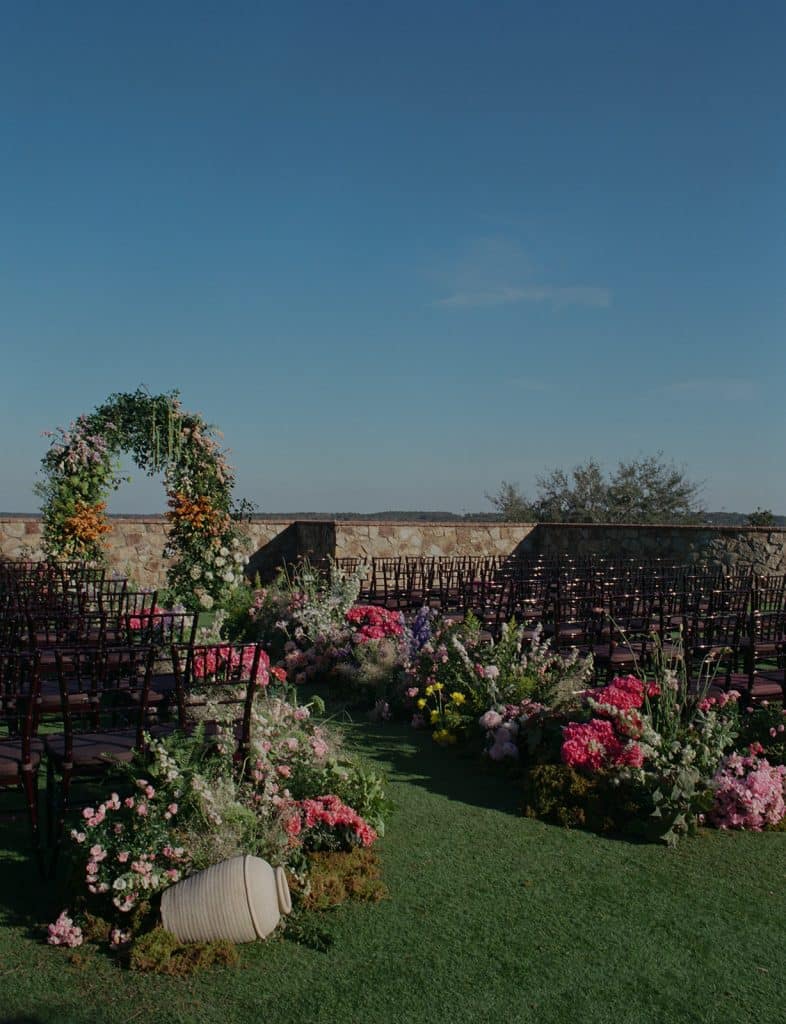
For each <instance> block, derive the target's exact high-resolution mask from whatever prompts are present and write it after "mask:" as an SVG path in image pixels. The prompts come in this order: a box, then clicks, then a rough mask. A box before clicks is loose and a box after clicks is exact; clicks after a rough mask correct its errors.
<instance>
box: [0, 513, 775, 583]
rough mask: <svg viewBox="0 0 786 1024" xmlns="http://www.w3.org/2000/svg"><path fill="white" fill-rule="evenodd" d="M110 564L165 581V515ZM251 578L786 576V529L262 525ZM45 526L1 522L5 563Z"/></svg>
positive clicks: (113, 548) (120, 520)
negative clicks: (435, 561)
mask: <svg viewBox="0 0 786 1024" xmlns="http://www.w3.org/2000/svg"><path fill="white" fill-rule="evenodd" d="M110 523H111V525H112V533H111V534H110V535H109V565H110V568H111V569H114V570H116V571H118V572H121V573H123V574H125V575H128V576H130V577H131V578H132V579H134V580H135V581H136V583H138V584H139V585H140V586H143V587H157V586H162V585H163V583H164V581H165V577H166V562H165V560H164V557H163V548H164V541H165V533H166V521H165V519H164V517H163V516H127V517H125V516H113V517H111V519H110ZM248 537H249V543H248V549H247V554H248V559H249V562H248V568H247V571H248V573H249V575H253V574H256V573H257V572H258V573H259V574H260V575H261V577H262V578H263V579H269V578H270V577H271V576H272V575H273V574H274V572H275V569H276V568H277V567H278V566H279V565H281V564H282V563H284V562H288V563H291V562H294V561H296V560H297V559H298V558H299V557H303V556H304V555H307V556H308V557H309V558H310V559H311V561H312V562H315V563H324V561H325V559H326V558H327V557H328V556H335V557H338V558H343V557H355V558H372V557H378V558H379V557H394V556H397V555H424V556H431V555H510V554H522V555H530V556H534V555H540V554H543V555H550V554H564V553H570V554H573V555H575V556H579V557H580V556H583V555H588V554H604V555H617V556H620V557H623V558H663V559H668V560H673V561H675V562H693V561H705V562H709V563H710V564H713V565H721V566H723V567H724V568H727V569H730V568H735V567H737V566H739V567H750V568H752V569H753V570H754V571H756V572H761V573H763V572H773V573H776V572H780V573H782V572H786V530H785V529H772V528H771V527H734V526H722V527H707V526H599V525H594V524H593V525H580V524H573V523H569V524H568V523H541V524H533V523H464V522H461V523H420V522H417V523H385V522H379V521H368V520H339V521H332V520H324V521H321V520H297V521H294V522H293V521H289V520H286V521H285V520H281V521H272V520H263V519H255V520H253V521H252V522H251V523H250V524H249V526H248ZM40 542H41V521H40V519H39V518H37V517H34V516H0V558H25V557H32V558H40V557H41V556H42V552H41V546H40Z"/></svg>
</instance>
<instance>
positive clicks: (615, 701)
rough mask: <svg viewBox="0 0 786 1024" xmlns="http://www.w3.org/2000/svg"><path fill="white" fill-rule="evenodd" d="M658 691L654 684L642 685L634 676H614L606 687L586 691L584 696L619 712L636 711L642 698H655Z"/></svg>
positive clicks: (642, 702)
mask: <svg viewBox="0 0 786 1024" xmlns="http://www.w3.org/2000/svg"><path fill="white" fill-rule="evenodd" d="M659 693H660V690H659V688H658V686H657V684H656V683H643V682H642V681H641V679H637V678H636V676H615V678H614V679H612V681H611V682H610V683H609V684H608V685H607V686H599V687H597V688H596V689H594V690H587V692H586V696H587V697H592V699H593V700H594V701H596V702H597V703H598V704H608V705H610V706H611V707H614V708H617V709H618V710H620V711H632V710H638V709H639V708H640V707H642V705H643V704H644V698H645V696H646V697H657V696H658V694H659Z"/></svg>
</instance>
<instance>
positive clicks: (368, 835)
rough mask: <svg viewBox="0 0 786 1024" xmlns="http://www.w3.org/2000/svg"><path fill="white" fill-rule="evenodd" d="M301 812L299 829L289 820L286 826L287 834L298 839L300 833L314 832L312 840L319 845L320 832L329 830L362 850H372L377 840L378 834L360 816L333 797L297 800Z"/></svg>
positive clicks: (330, 795) (299, 813) (299, 814)
mask: <svg viewBox="0 0 786 1024" xmlns="http://www.w3.org/2000/svg"><path fill="white" fill-rule="evenodd" d="M295 807H297V810H298V815H297V816H298V819H299V827H298V826H296V825H294V824H292V819H291V818H290V819H289V820H288V823H287V832H288V834H289V835H290V836H292V835H299V834H300V832H301V831H305V830H314V831H315V833H316V835H315V836H314V837H313V838H314V839H315V840H316V842H317V844H319V832H320V831H323V830H328V831H329V832H338V833H339V835H341V834H342V833H343V835H344V836H345V837H347V838H349V839H350V841H351V842H354V843H355V844H357V845H360V846H371V844H372V843H374V842H375V840H376V838H377V833H376V832H375V831H374V829H373V828H372V827H371V826H370V825H369V824H368V822H367V821H365V820H364V819H363V818H361V816H360V815H359V814H358V813H357V811H355V810H354V809H353V808H352V807H350V806H349V805H348V804H345V803H343V802H342V801H341V799H340V798H339V797H337V796H334V795H332V794H328V795H327V796H318V797H316V798H315V799H313V800H298V801H296V802H295Z"/></svg>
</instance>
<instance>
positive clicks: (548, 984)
mask: <svg viewBox="0 0 786 1024" xmlns="http://www.w3.org/2000/svg"><path fill="white" fill-rule="evenodd" d="M348 734H349V736H350V742H351V744H352V745H353V746H356V747H358V748H360V749H363V750H364V751H365V752H366V753H367V754H368V755H369V756H370V757H371V758H373V759H374V761H375V762H377V763H378V765H379V766H381V767H383V768H385V769H386V770H387V771H388V773H389V788H390V796H391V798H392V800H393V801H394V803H395V805H396V806H395V811H394V813H393V814H392V815H391V819H390V827H389V831H388V834H387V835H386V837H385V838H384V839H383V840H382V841H381V843H380V852H381V854H382V858H383V863H384V876H385V880H386V882H387V884H388V886H389V888H390V894H391V898H390V900H389V901H386V902H384V903H380V904H376V905H372V906H365V905H353V906H345V907H342V908H339V909H338V910H336V911H335V912H333V913H332V914H331V915H328V921H329V923H330V927H331V929H332V931H333V934H334V940H335V941H334V945H333V947H332V948H331V949H330V950H329V951H328V952H327V953H319V952H316V951H314V950H311V949H308V948H305V947H303V946H297V945H294V944H293V943H291V942H274V943H271V944H269V945H267V946H265V945H262V944H260V945H258V946H249V947H245V948H244V950H243V954H242V967H241V969H240V970H238V971H221V970H218V971H213V972H209V973H206V974H203V975H201V976H197V977H195V978H192V979H187V980H179V979H167V978H161V977H150V976H138V975H133V974H130V973H128V972H123V971H120V970H119V969H118V968H116V967H114V966H112V965H111V964H110V963H109V961H108V960H106V959H105V958H104V957H102V956H101V955H96V954H93V953H90V952H87V953H82V952H81V951H79V953H80V958H81V959H80V963H81V966H78V967H73V966H66V965H65V963H64V954H63V953H62V952H61V951H59V950H54V949H51V948H48V947H46V946H44V945H42V944H41V943H40V941H39V940H38V939H33V938H32V937H31V933H30V931H29V929H28V928H27V927H26V926H25V925H24V924H17V925H15V926H14V928H13V929H8V928H3V929H2V930H0V962H2V964H3V967H2V974H1V975H0V977H1V978H2V981H1V982H0V984H1V985H2V994H3V1011H2V1016H3V1019H6V1020H13V1019H14V1017H20V1018H22V1019H29V1020H34V1021H38V1022H39V1024H50V1022H52V1024H55V1022H57V1024H62V1022H63V1021H68V1022H69V1024H71V1022H74V1024H82V1022H84V1024H88V1022H90V1024H99V1022H102V1024H103V1022H106V1024H111V1022H117V1024H120V1022H126V1021H135V1020H139V1021H145V1020H154V1021H155V1022H156V1024H176V1022H177V1024H185V1022H191V1021H197V1020H198V1021H200V1022H201V1024H259V1022H264V1024H317V1022H319V1024H361V1022H368V1024H435V1022H436V1024H442V1022H445V1024H486V1022H489V1024H491V1022H495V1024H496V1022H500V1024H503V1022H504V1024H510V1022H512V1024H529V1022H539V1024H574V1022H576V1024H579V1022H580V1024H612V1022H613V1024H641V1022H647V1024H649V1022H652V1024H689V1022H696V1024H698V1022H703V1024H736V1022H739V1024H743V1022H744V1024H748V1022H749V1021H750V1020H752V1019H762V1020H764V1019H768V1020H773V1019H775V1016H773V1014H775V1015H776V1016H777V1013H778V1012H779V1008H780V1007H781V1006H782V1005H783V1003H784V1000H786V979H784V977H783V972H782V962H781V958H782V952H781V951H782V921H783V920H784V918H785V917H786V899H785V898H784V893H783V889H782V878H783V875H784V872H785V871H786V835H784V834H772V835H766V836H755V835H746V834H736V835H734V836H730V835H724V834H722V833H717V832H715V833H711V834H708V835H707V836H704V837H702V838H700V839H699V840H697V841H694V842H685V843H684V844H682V846H680V847H679V848H678V849H677V850H676V851H670V850H666V849H664V848H660V847H655V846H633V845H630V844H627V843H622V842H614V841H610V840H605V839H600V838H598V837H596V836H593V835H589V834H583V833H580V832H565V831H563V830H561V829H558V828H553V827H550V826H547V825H544V824H542V823H540V822H533V821H528V820H526V819H523V818H521V817H519V816H517V814H516V813H515V802H516V789H515V785H514V784H513V783H511V782H508V781H505V780H503V779H499V778H497V777H495V776H493V775H484V774H483V773H482V772H480V771H479V770H478V765H477V763H476V762H475V761H473V760H465V759H463V758H462V757H461V756H460V755H458V754H457V753H456V752H455V751H454V750H450V751H444V750H441V749H439V748H436V747H434V746H433V744H432V743H431V741H430V740H429V738H428V737H427V736H426V735H424V734H419V733H413V732H412V731H410V730H409V729H407V728H406V727H404V726H398V725H391V726H378V725H374V726H369V725H359V726H353V727H351V728H350V729H349V730H348ZM2 834H3V835H5V836H7V835H8V834H9V833H8V832H4V833H2ZM9 856H10V855H9V854H7V853H3V854H2V855H0V880H2V881H0V895H1V897H2V908H3V910H4V911H5V910H7V907H8V906H9V905H10V904H13V906H14V907H15V908H17V909H18V908H19V907H20V906H22V905H24V899H23V894H22V890H21V889H20V878H21V877H22V875H21V873H20V870H19V868H18V866H17V867H16V868H14V869H13V870H11V868H12V867H13V865H9V859H8V858H9ZM9 878H10V880H11V882H12V884H13V886H15V891H14V892H13V893H12V892H11V891H10V888H9V887H8V884H7V883H8V881H9ZM36 887H37V883H36V880H35V878H34V876H33V875H32V874H31V875H30V876H29V879H28V887H27V895H28V897H30V898H31V899H32V898H33V895H34V889H35V888H36ZM42 902H46V901H45V900H41V899H40V898H39V899H35V900H34V904H35V905H36V906H37V907H38V906H40V905H41V903H42ZM51 909H53V910H55V911H58V910H60V909H62V908H61V907H58V906H55V907H52V908H51ZM730 965H733V969H730ZM742 965H745V969H740V968H741V967H742ZM708 992H712V993H713V998H712V1001H711V1002H710V1000H709V999H708V996H707V993H708ZM25 1014H26V1015H27V1016H24V1017H23V1015H25Z"/></svg>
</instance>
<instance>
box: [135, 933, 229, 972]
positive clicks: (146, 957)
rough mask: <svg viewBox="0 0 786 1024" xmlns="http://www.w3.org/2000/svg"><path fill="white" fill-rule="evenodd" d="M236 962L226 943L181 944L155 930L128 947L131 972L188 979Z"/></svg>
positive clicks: (221, 941)
mask: <svg viewBox="0 0 786 1024" xmlns="http://www.w3.org/2000/svg"><path fill="white" fill-rule="evenodd" d="M238 961H239V956H238V952H237V949H236V947H235V946H234V945H233V944H232V943H231V942H229V941H227V940H226V939H219V940H217V941H216V942H187V943H183V942H180V940H179V939H178V938H177V937H176V936H174V935H173V934H172V933H171V932H168V931H165V930H164V929H163V928H154V929H153V930H152V931H150V932H146V933H145V934H144V935H141V936H140V937H139V938H138V939H136V941H135V942H134V943H133V945H132V946H131V952H130V959H129V965H130V967H131V970H132V971H146V972H148V973H152V974H168V975H171V976H173V977H187V976H188V975H191V974H194V973H195V972H196V971H201V970H204V969H205V968H207V967H213V966H215V965H220V966H222V967H234V966H236V965H237V963H238Z"/></svg>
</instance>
